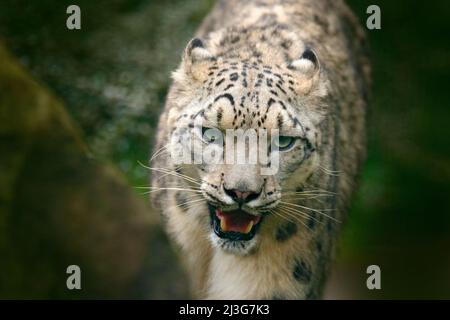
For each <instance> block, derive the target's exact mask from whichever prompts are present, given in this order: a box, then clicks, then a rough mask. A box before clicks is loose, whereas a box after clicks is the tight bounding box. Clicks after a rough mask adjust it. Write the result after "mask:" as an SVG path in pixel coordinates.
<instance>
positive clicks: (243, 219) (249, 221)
mask: <svg viewBox="0 0 450 320" xmlns="http://www.w3.org/2000/svg"><path fill="white" fill-rule="evenodd" d="M216 216H217V218H219V220H220V228H221V229H222V231H225V232H230V231H233V232H239V233H249V232H250V231H251V230H252V227H253V226H254V225H255V224H257V223H258V222H259V220H260V219H261V218H260V217H258V216H254V215H251V214H248V213H246V212H244V211H242V210H235V211H227V212H223V211H222V210H220V209H216Z"/></svg>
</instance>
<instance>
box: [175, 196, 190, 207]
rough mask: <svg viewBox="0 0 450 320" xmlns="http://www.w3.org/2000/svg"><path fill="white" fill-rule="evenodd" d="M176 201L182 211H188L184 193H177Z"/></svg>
mask: <svg viewBox="0 0 450 320" xmlns="http://www.w3.org/2000/svg"><path fill="white" fill-rule="evenodd" d="M175 201H176V203H177V206H178V208H180V209H181V210H185V209H186V206H185V204H186V202H187V199H186V196H185V195H184V194H183V193H182V192H177V193H175Z"/></svg>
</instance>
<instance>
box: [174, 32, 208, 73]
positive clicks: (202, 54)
mask: <svg viewBox="0 0 450 320" xmlns="http://www.w3.org/2000/svg"><path fill="white" fill-rule="evenodd" d="M215 60H216V58H215V57H214V55H213V54H211V52H210V51H209V50H208V49H207V48H206V46H205V44H204V41H203V40H201V39H199V38H194V39H192V40H191V41H189V43H188V44H187V46H186V48H185V49H184V54H183V61H182V64H181V66H180V69H179V70H177V72H176V73H175V74H174V78H175V80H177V79H178V80H181V79H180V77H181V76H184V77H188V80H197V81H204V80H205V79H206V78H207V77H208V72H209V71H208V68H209V66H210V65H211V63H212V62H213V61H215Z"/></svg>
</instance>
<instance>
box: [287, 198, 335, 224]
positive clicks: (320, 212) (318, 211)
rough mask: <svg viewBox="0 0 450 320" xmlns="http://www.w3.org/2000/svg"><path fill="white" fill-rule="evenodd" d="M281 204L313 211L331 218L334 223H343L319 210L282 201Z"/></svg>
mask: <svg viewBox="0 0 450 320" xmlns="http://www.w3.org/2000/svg"><path fill="white" fill-rule="evenodd" d="M280 203H283V204H285V205H290V206H294V207H298V208H302V209H305V210H310V211H313V212H317V213H319V214H321V215H323V216H325V217H327V218H329V219H331V220H334V221H336V222H339V223H341V221H339V220H338V219H336V218H334V217H332V216H330V215H327V214H326V213H323V212H322V211H320V210H317V209H313V208H309V207H305V206H302V205H300V204H295V203H290V202H286V201H280ZM324 210H328V211H333V209H324Z"/></svg>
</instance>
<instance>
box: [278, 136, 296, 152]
mask: <svg viewBox="0 0 450 320" xmlns="http://www.w3.org/2000/svg"><path fill="white" fill-rule="evenodd" d="M296 140H297V139H296V138H294V137H288V136H279V137H278V139H273V142H272V143H273V145H274V146H275V147H277V148H278V150H280V151H287V150H290V149H292V147H293V146H294V144H295V141H296Z"/></svg>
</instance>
